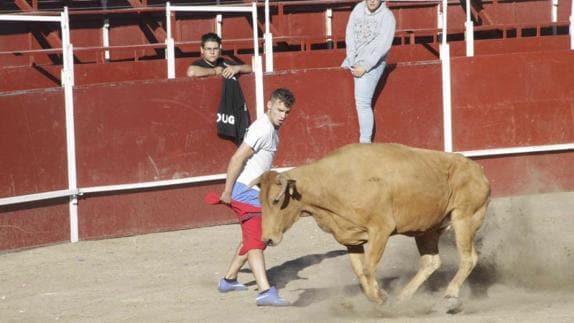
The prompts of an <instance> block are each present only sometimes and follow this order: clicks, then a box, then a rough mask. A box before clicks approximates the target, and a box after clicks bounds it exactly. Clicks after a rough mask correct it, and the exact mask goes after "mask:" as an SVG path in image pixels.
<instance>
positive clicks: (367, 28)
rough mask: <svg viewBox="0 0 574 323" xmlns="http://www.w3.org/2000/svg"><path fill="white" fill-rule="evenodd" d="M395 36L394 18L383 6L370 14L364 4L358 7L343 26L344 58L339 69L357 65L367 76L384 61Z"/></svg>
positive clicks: (363, 2)
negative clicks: (344, 33) (345, 28)
mask: <svg viewBox="0 0 574 323" xmlns="http://www.w3.org/2000/svg"><path fill="white" fill-rule="evenodd" d="M394 36H395V17H394V16H393V14H392V12H391V10H389V8H387V6H386V4H385V3H384V2H383V3H381V5H380V6H379V8H378V9H377V10H376V11H375V12H373V13H371V12H369V10H368V9H367V5H366V3H365V1H361V2H360V3H358V4H357V5H356V6H355V8H354V9H353V11H352V12H351V15H350V16H349V22H348V23H347V30H346V37H345V43H346V45H347V57H346V58H345V60H344V61H343V64H341V67H344V68H351V66H353V65H359V66H361V67H362V68H364V69H365V71H366V72H369V71H370V70H371V69H373V67H375V66H376V65H377V64H378V63H379V62H381V61H383V60H385V59H386V58H387V53H388V52H389V50H390V49H391V45H392V44H393V38H394Z"/></svg>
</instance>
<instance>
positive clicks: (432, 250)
mask: <svg viewBox="0 0 574 323" xmlns="http://www.w3.org/2000/svg"><path fill="white" fill-rule="evenodd" d="M442 231H443V230H442V229H441V230H436V231H431V232H427V233H425V234H424V235H421V236H417V237H415V240H416V243H417V248H418V249H419V253H420V255H421V258H420V260H419V271H418V272H417V273H416V275H415V276H414V277H413V278H412V279H411V281H410V282H409V283H408V284H407V285H406V286H405V287H404V288H403V290H402V291H401V293H400V294H399V297H398V299H399V301H404V300H407V299H409V298H411V297H412V296H413V295H414V293H415V292H416V291H417V290H418V289H419V287H420V286H421V285H422V284H423V283H424V282H425V281H426V280H427V279H428V278H429V276H430V275H432V273H434V272H435V271H436V270H437V269H438V268H439V267H440V265H441V260H440V257H439V254H438V240H439V238H440V235H441V233H442Z"/></svg>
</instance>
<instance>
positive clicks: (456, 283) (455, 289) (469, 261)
mask: <svg viewBox="0 0 574 323" xmlns="http://www.w3.org/2000/svg"><path fill="white" fill-rule="evenodd" d="M485 213H486V205H485V206H483V207H481V208H480V209H479V210H478V211H476V212H475V213H474V214H473V215H472V216H466V215H465V214H464V213H462V212H459V211H458V210H455V211H453V213H452V218H451V224H452V227H453V229H454V233H455V238H456V248H457V250H458V255H459V258H460V259H459V265H458V271H457V272H456V275H455V276H454V278H453V279H452V280H451V281H450V283H449V284H448V287H447V289H446V293H445V298H446V303H445V307H446V310H447V312H456V311H458V309H459V308H460V306H461V305H462V303H461V302H460V300H459V298H458V297H459V293H460V288H461V286H462V284H463V283H464V281H465V280H466V278H467V277H468V275H470V272H471V271H472V270H473V269H474V267H475V266H476V263H477V261H478V255H477V254H476V249H475V247H474V236H475V235H476V231H478V228H480V225H481V224H482V221H483V220H484V215H485Z"/></svg>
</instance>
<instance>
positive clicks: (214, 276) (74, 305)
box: [0, 193, 574, 322]
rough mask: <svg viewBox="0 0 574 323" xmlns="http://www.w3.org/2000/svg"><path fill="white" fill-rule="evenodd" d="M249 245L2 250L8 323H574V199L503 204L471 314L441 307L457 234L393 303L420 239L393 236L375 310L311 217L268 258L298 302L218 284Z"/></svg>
mask: <svg viewBox="0 0 574 323" xmlns="http://www.w3.org/2000/svg"><path fill="white" fill-rule="evenodd" d="M239 238H240V233H239V226H238V225H226V226H218V227H207V228H200V229H191V230H182V231H174V232H165V233H156V234H149V235H141V236H133V237H126V238H119V239H109V240H100V241H81V242H78V243H73V244H72V243H67V244H60V245H54V246H48V247H42V248H36V249H31V250H25V251H20V252H11V253H3V254H0V321H1V322H55V321H58V322H120V321H121V322H231V321H233V322H374V321H385V322H389V321H390V322H574V254H573V248H574V193H559V194H544V195H536V196H525V197H514V198H505V199H497V200H494V201H493V202H492V203H491V206H490V208H489V211H488V215H487V220H486V222H485V224H484V226H483V228H482V229H481V230H480V232H479V237H478V240H479V241H478V247H479V252H480V259H479V265H478V266H477V268H476V269H475V270H474V271H473V273H472V274H471V276H470V277H469V279H468V280H467V282H466V283H465V285H464V287H463V289H462V291H461V297H462V300H463V302H464V308H463V310H462V311H461V312H460V313H457V314H454V315H452V314H445V313H441V312H436V311H435V310H434V308H435V307H434V305H435V303H436V302H437V301H440V299H441V297H442V293H443V292H444V289H445V288H446V285H447V284H448V281H449V280H450V278H451V277H452V276H453V275H454V272H455V270H456V262H457V258H456V253H455V250H454V243H453V236H452V233H449V232H447V233H446V234H445V235H444V236H443V238H442V240H441V254H442V259H443V266H442V267H441V268H440V269H439V270H438V271H437V272H436V273H435V274H433V275H432V276H431V278H430V279H429V281H427V282H426V283H425V284H424V285H423V286H422V287H421V289H420V290H419V291H418V292H417V294H415V297H414V298H413V299H412V300H411V301H408V302H404V303H397V302H396V301H395V300H394V297H395V296H396V295H397V293H398V291H399V290H400V288H401V286H403V285H404V284H405V283H406V282H407V281H408V279H409V278H410V277H411V276H412V275H413V274H414V273H415V272H416V269H417V261H418V254H417V251H416V247H415V243H414V240H413V239H411V238H407V237H402V236H396V237H392V238H391V239H390V241H389V243H388V245H387V249H386V251H385V254H384V257H383V260H382V261H381V263H380V265H379V267H378V277H379V282H380V285H381V286H382V287H383V288H384V289H385V290H386V291H387V292H388V293H389V294H390V297H391V299H390V302H389V303H388V304H385V305H376V304H373V303H370V302H369V301H368V300H367V299H366V297H365V296H364V295H363V294H362V291H361V288H360V287H359V285H358V282H357V280H356V278H355V276H354V274H353V273H352V270H351V265H350V263H349V260H348V257H347V255H346V251H345V249H344V248H343V247H342V246H341V245H339V244H337V242H336V241H335V240H334V239H333V238H332V237H331V236H330V235H329V234H326V233H324V232H322V231H321V230H320V229H319V228H318V227H317V225H316V224H315V222H314V220H313V219H312V218H302V219H300V220H299V222H297V223H296V224H295V225H294V227H293V228H292V229H291V230H290V231H288V232H287V233H286V236H285V238H284V240H283V242H282V243H281V244H280V245H279V246H277V247H273V248H269V249H268V250H267V251H266V253H265V254H266V261H267V268H268V273H269V277H270V280H271V281H272V282H273V284H274V285H276V286H277V288H279V291H280V294H281V295H282V296H283V297H284V298H286V299H288V300H289V301H290V302H292V306H289V307H284V308H261V307H257V306H256V305H255V296H256V294H257V290H256V285H255V282H254V280H253V278H252V275H251V273H250V271H249V269H248V268H245V269H243V270H242V272H241V273H240V276H239V279H240V281H242V282H244V283H246V284H247V285H248V287H249V290H248V291H242V292H233V293H227V294H221V293H219V292H217V290H216V285H217V281H218V280H219V278H220V277H222V275H223V272H224V271H225V269H226V267H227V265H228V262H229V260H230V259H231V256H232V253H233V251H234V249H235V247H236V245H237V242H238V239H239Z"/></svg>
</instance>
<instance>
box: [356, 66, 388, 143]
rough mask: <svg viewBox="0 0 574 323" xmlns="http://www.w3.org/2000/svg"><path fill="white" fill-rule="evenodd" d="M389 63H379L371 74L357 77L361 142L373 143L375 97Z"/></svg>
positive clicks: (357, 103) (357, 106) (357, 105)
mask: <svg viewBox="0 0 574 323" xmlns="http://www.w3.org/2000/svg"><path fill="white" fill-rule="evenodd" d="M385 66H387V63H386V62H385V61H383V62H381V63H379V64H378V65H377V66H375V67H374V68H373V69H372V70H370V71H369V72H367V73H365V74H363V76H361V77H355V78H354V80H355V106H356V108H357V115H358V118H359V132H360V137H359V142H360V143H371V139H372V137H373V127H374V125H375V119H374V116H373V107H372V102H373V95H374V94H375V89H376V88H377V84H379V79H380V78H381V76H382V75H383V72H384V71H385Z"/></svg>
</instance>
